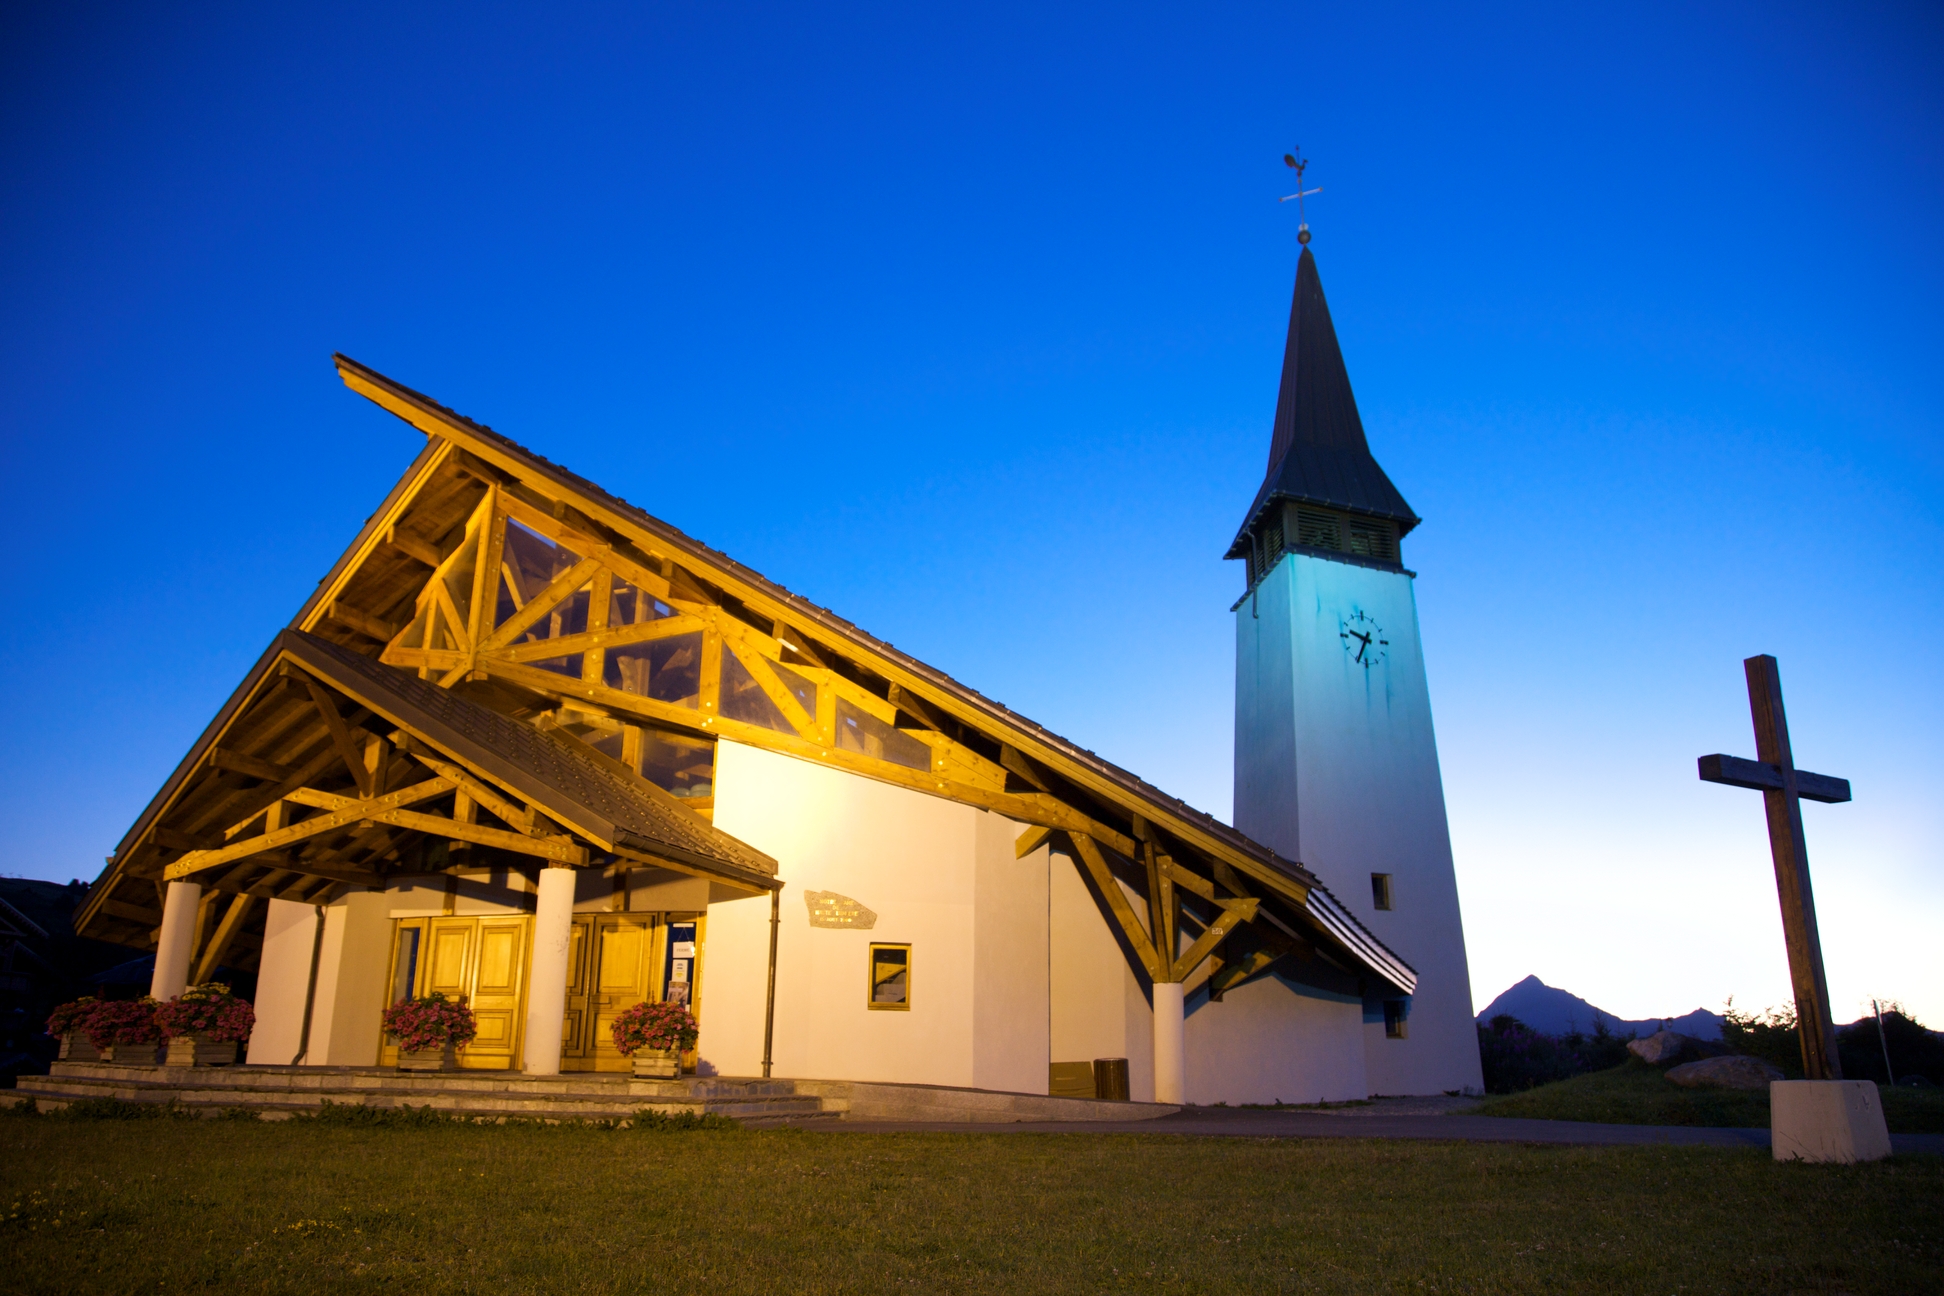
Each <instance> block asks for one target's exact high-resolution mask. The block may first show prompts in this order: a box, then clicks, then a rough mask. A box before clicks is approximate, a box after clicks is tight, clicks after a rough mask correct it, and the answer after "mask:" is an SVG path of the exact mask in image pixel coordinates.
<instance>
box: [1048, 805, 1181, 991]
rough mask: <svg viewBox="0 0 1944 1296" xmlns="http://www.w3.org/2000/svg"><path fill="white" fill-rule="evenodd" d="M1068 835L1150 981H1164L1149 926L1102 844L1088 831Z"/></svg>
mask: <svg viewBox="0 0 1944 1296" xmlns="http://www.w3.org/2000/svg"><path fill="white" fill-rule="evenodd" d="M1067 836H1068V838H1069V839H1070V840H1071V841H1072V842H1073V850H1074V853H1075V854H1076V855H1078V856H1079V857H1080V862H1081V863H1082V864H1084V865H1086V867H1087V873H1088V874H1089V875H1090V876H1091V877H1092V878H1093V881H1094V886H1095V887H1096V888H1097V889H1098V890H1099V892H1100V894H1101V896H1102V898H1104V899H1105V900H1106V901H1107V907H1108V909H1109V910H1110V911H1112V913H1113V915H1114V919H1115V921H1116V922H1118V923H1119V924H1120V929H1121V935H1122V936H1124V937H1125V938H1126V939H1127V943H1128V945H1129V946H1130V947H1131V948H1132V949H1133V951H1134V957H1135V958H1137V959H1139V960H1140V961H1141V966H1142V967H1143V968H1145V969H1147V974H1148V977H1149V979H1150V980H1157V981H1158V980H1165V978H1164V977H1163V976H1162V975H1161V959H1160V956H1159V955H1158V954H1156V953H1155V949H1154V942H1153V941H1152V940H1150V939H1149V938H1148V932H1147V928H1145V927H1143V926H1141V920H1140V919H1139V918H1138V917H1136V916H1135V914H1134V906H1133V905H1130V904H1129V903H1127V895H1126V893H1125V892H1123V891H1122V890H1121V889H1120V882H1119V881H1118V880H1117V879H1116V878H1115V877H1114V871H1113V870H1112V869H1110V868H1109V867H1107V859H1106V857H1105V856H1103V855H1102V854H1101V853H1100V847H1099V845H1098V844H1097V843H1095V841H1094V839H1093V838H1092V837H1089V836H1088V835H1087V834H1086V833H1068V834H1067Z"/></svg>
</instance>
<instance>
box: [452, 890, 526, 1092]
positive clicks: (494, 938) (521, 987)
mask: <svg viewBox="0 0 1944 1296" xmlns="http://www.w3.org/2000/svg"><path fill="white" fill-rule="evenodd" d="M476 921H477V923H478V933H477V935H476V938H475V940H476V946H477V949H478V954H477V956H476V958H475V959H474V960H473V969H474V970H473V984H472V996H471V999H470V1001H469V1002H470V1003H471V1004H472V1010H473V1018H474V1020H475V1022H476V1023H477V1025H478V1028H479V1033H478V1034H476V1035H474V1036H473V1041H472V1044H471V1045H470V1046H469V1047H468V1048H467V1049H466V1051H465V1052H464V1053H461V1054H460V1055H459V1056H460V1057H461V1058H462V1059H463V1060H464V1061H463V1065H464V1066H465V1067H466V1068H467V1069H468V1070H498V1069H502V1068H506V1067H516V1066H518V1065H519V1064H520V1028H521V1027H522V1025H524V1018H525V1017H526V1011H525V1008H526V1004H525V998H526V996H525V994H524V993H523V992H524V991H525V989H526V962H527V951H526V945H527V927H528V920H527V919H525V918H511V917H509V918H481V919H477V920H476Z"/></svg>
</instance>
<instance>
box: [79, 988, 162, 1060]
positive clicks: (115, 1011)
mask: <svg viewBox="0 0 1944 1296" xmlns="http://www.w3.org/2000/svg"><path fill="white" fill-rule="evenodd" d="M159 1006H160V1005H158V1004H157V1003H156V1002H155V1000H153V999H150V998H148V997H147V996H144V997H142V998H140V999H110V1000H108V1001H107V1002H105V1003H102V1004H98V1005H96V1007H95V1010H94V1011H93V1012H91V1013H89V1014H88V1024H87V1025H86V1026H85V1027H83V1029H84V1030H86V1031H87V1032H88V1038H89V1039H91V1040H93V1041H94V1046H95V1047H96V1048H98V1049H101V1048H113V1047H115V1046H116V1045H118V1044H130V1045H134V1044H153V1043H155V1042H156V1041H157V1040H159V1039H161V1038H162V1031H161V1028H160V1027H158V1026H157V1025H156V1024H155V1010H156V1008H157V1007H159Z"/></svg>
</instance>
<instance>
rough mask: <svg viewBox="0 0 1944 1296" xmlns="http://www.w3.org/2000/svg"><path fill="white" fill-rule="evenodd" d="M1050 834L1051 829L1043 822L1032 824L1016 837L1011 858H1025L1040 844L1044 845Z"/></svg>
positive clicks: (1051, 832)
mask: <svg viewBox="0 0 1944 1296" xmlns="http://www.w3.org/2000/svg"><path fill="white" fill-rule="evenodd" d="M1052 835H1053V830H1052V829H1051V828H1048V827H1046V826H1045V825H1044V824H1034V825H1032V826H1031V827H1029V828H1028V829H1027V830H1026V831H1025V832H1023V833H1021V834H1019V837H1018V839H1017V840H1015V841H1014V842H1013V858H1014V859H1025V858H1026V857H1027V856H1028V855H1031V854H1032V853H1033V852H1034V851H1036V850H1038V849H1039V848H1040V847H1041V846H1044V845H1045V844H1046V839H1047V838H1049V837H1051V836H1052Z"/></svg>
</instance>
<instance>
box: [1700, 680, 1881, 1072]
mask: <svg viewBox="0 0 1944 1296" xmlns="http://www.w3.org/2000/svg"><path fill="white" fill-rule="evenodd" d="M1742 667H1743V669H1745V670H1746V671H1747V673H1748V709H1749V711H1750V712H1751V713H1752V714H1753V715H1754V717H1755V755H1756V756H1757V758H1758V759H1756V760H1752V761H1751V760H1742V759H1741V758H1740V757H1738V756H1720V755H1716V756H1703V757H1702V758H1701V762H1700V764H1701V777H1702V779H1704V780H1705V781H1707V782H1709V783H1726V784H1728V785H1729V786H1730V787H1744V788H1754V789H1756V790H1757V791H1759V792H1760V793H1761V794H1762V802H1763V805H1764V807H1765V808H1766V809H1767V811H1768V830H1769V851H1770V853H1771V854H1772V855H1774V857H1775V889H1776V891H1777V892H1778V893H1779V894H1780V895H1781V898H1782V935H1783V938H1784V939H1785V940H1786V941H1787V942H1788V947H1789V980H1790V981H1792V982H1793V983H1794V985H1795V1000H1796V1029H1797V1032H1798V1034H1799V1035H1800V1036H1801V1038H1802V1073H1803V1074H1804V1075H1805V1076H1807V1077H1808V1078H1809V1079H1811V1080H1841V1079H1842V1078H1843V1067H1842V1063H1841V1062H1839V1061H1838V1060H1837V1057H1836V1025H1835V1020H1834V1019H1833V1018H1832V1017H1831V1015H1830V1011H1829V983H1828V982H1827V981H1825V980H1824V979H1823V960H1822V939H1821V937H1819V936H1818V935H1817V934H1816V900H1815V897H1814V896H1813V895H1811V894H1810V891H1809V849H1808V847H1807V845H1806V844H1805V843H1804V841H1803V836H1802V805H1801V798H1803V797H1807V798H1808V799H1809V800H1811V801H1827V802H1831V803H1835V802H1839V801H1847V800H1849V799H1850V785H1849V780H1848V779H1839V778H1830V777H1829V776H1828V775H1826V774H1811V773H1809V772H1808V771H1807V770H1799V769H1797V768H1796V767H1795V757H1794V756H1793V755H1792V754H1791V752H1790V750H1789V718H1788V716H1787V715H1786V714H1785V713H1784V712H1783V710H1782V675H1781V672H1780V671H1778V670H1777V669H1776V665H1775V658H1773V657H1770V656H1767V655H1766V654H1765V655H1763V656H1760V657H1750V658H1747V659H1746V660H1744V661H1743V662H1742Z"/></svg>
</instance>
